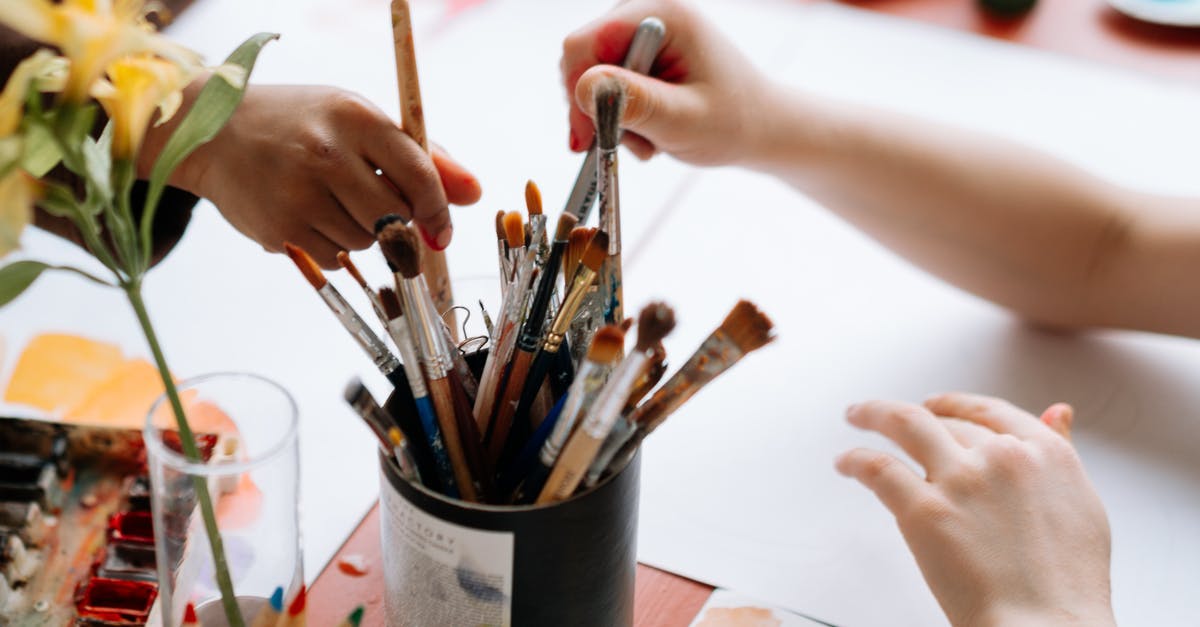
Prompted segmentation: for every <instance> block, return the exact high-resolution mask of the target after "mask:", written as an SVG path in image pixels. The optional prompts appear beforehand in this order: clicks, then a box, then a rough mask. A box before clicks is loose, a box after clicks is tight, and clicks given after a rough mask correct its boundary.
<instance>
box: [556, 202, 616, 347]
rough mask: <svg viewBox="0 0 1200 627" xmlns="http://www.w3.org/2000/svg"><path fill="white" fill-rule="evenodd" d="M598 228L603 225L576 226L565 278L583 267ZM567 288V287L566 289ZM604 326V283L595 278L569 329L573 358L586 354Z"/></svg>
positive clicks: (568, 244)
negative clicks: (585, 256) (601, 291)
mask: <svg viewBox="0 0 1200 627" xmlns="http://www.w3.org/2000/svg"><path fill="white" fill-rule="evenodd" d="M597 231H599V229H597V228H596V227H594V226H592V227H576V228H575V230H574V231H572V232H571V239H570V241H569V242H568V243H567V251H566V252H565V253H564V254H563V258H564V259H565V260H566V261H565V264H566V265H564V266H563V267H564V268H565V269H566V270H564V272H563V280H564V281H570V280H571V273H572V272H574V271H575V268H577V267H579V260H580V259H581V258H582V257H583V252H584V251H585V250H587V246H588V243H589V242H591V241H592V238H593V237H595V235H596V232H597ZM606 254H607V251H606ZM565 291H566V290H565V289H564V293H565ZM602 326H604V307H603V303H601V302H600V286H599V285H598V284H597V282H596V281H593V282H592V285H591V286H590V287H589V288H588V291H587V293H586V294H585V295H584V299H583V303H582V304H581V305H580V306H579V311H578V312H576V314H575V317H574V318H573V319H572V320H571V325H570V326H569V327H568V330H567V338H568V339H569V340H570V342H569V346H570V349H571V361H572V362H574V363H578V362H579V361H581V360H582V359H583V356H584V354H586V353H587V347H588V346H590V345H591V343H592V336H593V335H595V333H596V331H597V330H598V329H599V328H600V327H602Z"/></svg>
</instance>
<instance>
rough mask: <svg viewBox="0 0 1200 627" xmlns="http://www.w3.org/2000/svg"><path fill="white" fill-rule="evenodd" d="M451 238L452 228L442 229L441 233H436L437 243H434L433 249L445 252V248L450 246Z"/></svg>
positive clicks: (452, 234)
mask: <svg viewBox="0 0 1200 627" xmlns="http://www.w3.org/2000/svg"><path fill="white" fill-rule="evenodd" d="M453 236H454V227H452V226H448V227H446V228H444V229H442V232H441V233H438V236H437V241H436V242H434V249H435V250H446V247H447V246H449V245H450V238H451V237H453Z"/></svg>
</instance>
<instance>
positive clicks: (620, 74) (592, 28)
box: [560, 0, 769, 165]
mask: <svg viewBox="0 0 1200 627" xmlns="http://www.w3.org/2000/svg"><path fill="white" fill-rule="evenodd" d="M650 16H655V17H658V18H660V19H662V21H663V22H664V23H665V24H666V38H665V39H664V41H663V46H662V50H661V51H660V52H659V54H658V58H657V60H656V61H655V63H654V65H653V67H652V68H651V71H650V75H649V76H644V75H641V74H638V73H636V72H632V71H630V70H626V69H623V68H621V67H620V64H621V61H622V59H623V58H624V56H625V52H626V49H627V48H628V47H629V43H630V41H631V40H632V39H633V35H634V31H635V30H636V29H637V26H638V23H639V22H641V21H642V20H643V19H644V18H646V17H650ZM560 69H561V70H562V76H563V82H564V83H565V85H566V89H567V99H568V101H570V107H571V110H570V125H571V134H570V139H569V144H570V147H571V150H574V151H576V152H579V151H583V150H585V149H587V147H588V146H589V145H591V142H592V137H593V136H594V135H595V128H594V125H593V123H592V118H593V117H594V115H595V111H594V109H595V101H596V99H595V94H594V90H595V88H596V86H597V84H598V82H599V81H600V80H601V79H603V78H604V77H606V76H613V77H615V78H617V79H618V80H619V81H620V82H621V83H622V85H623V86H624V87H625V92H626V96H627V100H626V104H625V113H624V116H623V119H622V121H621V126H622V128H624V129H625V134H624V136H623V137H622V143H623V144H625V146H626V147H627V148H629V149H630V150H631V151H632V152H633V153H634V154H635V155H637V156H638V157H640V158H642V159H647V158H649V157H651V156H652V155H653V154H654V153H655V152H657V151H662V152H666V153H669V154H671V155H674V156H675V157H677V158H679V159H682V160H683V161H687V162H690V163H695V164H699V165H723V164H730V163H738V162H740V161H741V160H742V158H743V156H744V155H747V154H749V152H750V150H749V145H750V144H751V143H754V142H756V141H757V137H756V135H757V131H754V129H756V128H759V127H761V126H762V124H761V123H759V120H760V119H761V118H762V117H763V112H762V110H761V109H760V107H762V106H765V105H764V104H763V103H764V102H765V98H764V97H765V96H767V95H768V92H769V85H768V84H767V81H765V80H764V79H763V77H762V76H761V75H760V74H759V73H758V72H757V71H756V70H755V69H754V67H753V66H752V65H751V64H750V63H749V61H747V60H746V58H745V57H743V56H742V54H741V53H740V52H738V50H737V48H735V47H734V46H733V44H731V43H730V42H729V41H728V40H726V39H725V38H724V37H722V36H721V35H720V34H719V33H718V32H717V31H716V30H715V29H714V28H713V27H712V26H711V25H709V24H708V23H707V22H706V21H705V20H704V19H703V18H701V17H700V16H699V15H697V14H696V13H695V12H693V11H691V10H690V9H688V8H686V7H685V6H684V5H683V4H681V3H679V2H674V1H670V0H633V1H631V2H624V3H621V4H619V5H617V7H616V8H614V9H613V10H612V12H610V13H609V14H607V15H605V16H604V17H602V18H600V19H599V20H596V21H594V22H592V23H591V24H588V25H587V26H584V27H583V28H581V29H580V30H578V31H575V32H574V33H572V34H571V35H570V36H568V37H567V38H566V40H565V41H564V42H563V56H562V61H561V64H560Z"/></svg>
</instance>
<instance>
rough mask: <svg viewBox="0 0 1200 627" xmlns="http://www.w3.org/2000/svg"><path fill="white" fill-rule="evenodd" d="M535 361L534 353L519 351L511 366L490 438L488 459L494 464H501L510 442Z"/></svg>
mask: <svg viewBox="0 0 1200 627" xmlns="http://www.w3.org/2000/svg"><path fill="white" fill-rule="evenodd" d="M532 362H533V353H530V352H528V351H517V354H516V356H514V357H513V360H512V366H511V367H510V368H509V373H508V382H507V384H506V385H505V386H504V394H502V395H501V396H500V403H499V404H498V405H497V407H496V419H495V420H493V421H492V433H491V436H490V439H489V440H488V461H489V462H491V464H492V465H493V466H497V467H498V466H499V463H500V461H501V459H500V456H501V454H502V453H503V452H504V449H505V446H506V445H507V444H508V436H509V433H510V432H511V431H512V426H513V416H514V415H515V414H516V413H517V402H518V401H519V400H520V398H521V396H520V395H521V391H522V390H523V389H524V388H525V379H526V377H528V376H529V366H530V364H532Z"/></svg>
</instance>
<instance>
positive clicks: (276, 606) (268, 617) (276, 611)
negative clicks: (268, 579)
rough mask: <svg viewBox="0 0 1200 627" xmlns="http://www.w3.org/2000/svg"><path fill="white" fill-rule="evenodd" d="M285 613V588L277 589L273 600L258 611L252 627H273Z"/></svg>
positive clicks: (273, 594)
mask: <svg viewBox="0 0 1200 627" xmlns="http://www.w3.org/2000/svg"><path fill="white" fill-rule="evenodd" d="M282 613H283V587H282V586H281V587H278V588H275V592H274V593H272V594H271V599H270V601H268V602H267V603H266V604H264V605H263V606H262V609H260V610H258V614H257V615H256V616H255V617H254V622H253V623H251V624H250V627H273V626H274V625H275V623H276V621H278V620H279V615H280V614H282Z"/></svg>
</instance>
